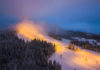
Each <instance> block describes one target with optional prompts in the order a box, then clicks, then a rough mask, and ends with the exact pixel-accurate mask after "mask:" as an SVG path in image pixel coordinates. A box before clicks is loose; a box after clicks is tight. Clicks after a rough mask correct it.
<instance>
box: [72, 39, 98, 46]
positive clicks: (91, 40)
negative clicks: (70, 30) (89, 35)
mask: <svg viewBox="0 0 100 70" xmlns="http://www.w3.org/2000/svg"><path fill="white" fill-rule="evenodd" d="M74 39H76V40H79V41H88V42H89V43H91V44H93V42H95V43H96V44H97V45H100V42H97V41H96V40H94V39H85V38H79V37H74Z"/></svg>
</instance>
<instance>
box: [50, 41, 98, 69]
mask: <svg viewBox="0 0 100 70" xmlns="http://www.w3.org/2000/svg"><path fill="white" fill-rule="evenodd" d="M62 43H63V45H64V46H66V45H67V44H68V43H69V40H65V39H64V40H62ZM65 43H67V44H65ZM64 46H60V47H64ZM50 60H52V61H53V60H56V62H58V63H60V64H61V65H62V70H74V69H76V70H100V66H99V65H100V54H97V53H95V52H92V51H88V50H83V49H80V51H78V52H74V51H71V50H69V49H67V48H65V47H64V50H63V52H61V53H58V52H55V53H54V54H53V55H52V56H51V58H50Z"/></svg>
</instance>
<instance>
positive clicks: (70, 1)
mask: <svg viewBox="0 0 100 70" xmlns="http://www.w3.org/2000/svg"><path fill="white" fill-rule="evenodd" d="M22 19H32V20H33V21H39V22H45V23H50V24H57V25H58V26H60V27H61V28H64V29H69V30H81V31H86V32H91V33H96V34H100V0H0V28H2V27H6V26H8V25H11V24H15V23H17V22H18V21H19V20H22Z"/></svg>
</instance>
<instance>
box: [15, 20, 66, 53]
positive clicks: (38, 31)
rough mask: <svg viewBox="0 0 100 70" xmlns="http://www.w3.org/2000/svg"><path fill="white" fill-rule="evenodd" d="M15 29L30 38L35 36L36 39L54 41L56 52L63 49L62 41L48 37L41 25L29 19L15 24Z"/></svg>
mask: <svg viewBox="0 0 100 70" xmlns="http://www.w3.org/2000/svg"><path fill="white" fill-rule="evenodd" d="M16 30H17V32H18V34H20V35H23V36H24V37H26V38H28V39H30V40H33V39H35V38H36V39H40V40H45V41H47V42H51V43H54V44H55V46H56V48H55V50H56V52H58V53H62V52H63V51H64V50H65V48H64V47H62V46H63V45H62V43H60V42H58V41H56V40H54V39H51V38H50V37H48V36H47V35H46V34H45V30H44V29H43V27H42V26H40V25H36V24H34V23H33V22H31V21H23V22H21V23H19V24H17V26H16Z"/></svg>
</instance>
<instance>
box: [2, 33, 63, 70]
mask: <svg viewBox="0 0 100 70" xmlns="http://www.w3.org/2000/svg"><path fill="white" fill-rule="evenodd" d="M54 52H55V46H54V45H53V44H51V43H48V42H45V41H40V40H37V39H34V40H32V41H31V42H28V41H27V42H25V41H24V40H23V39H19V38H18V37H17V34H16V32H15V31H1V32H0V70H61V66H60V65H59V64H58V63H56V62H55V61H50V60H48V59H49V57H50V56H51V55H52V54H53V53H54Z"/></svg>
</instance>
